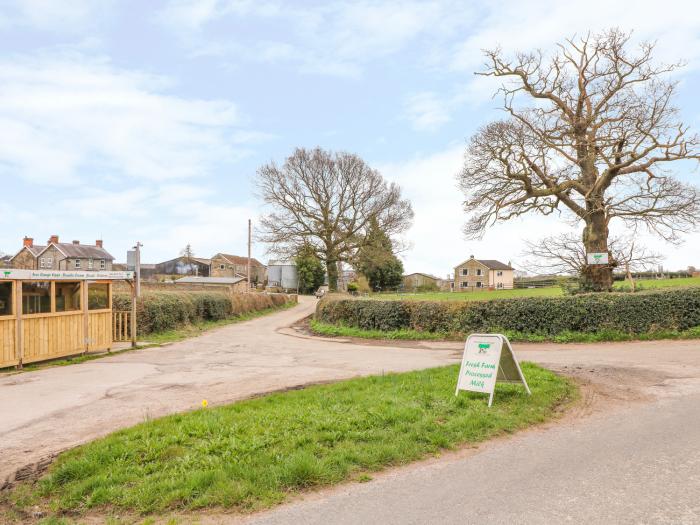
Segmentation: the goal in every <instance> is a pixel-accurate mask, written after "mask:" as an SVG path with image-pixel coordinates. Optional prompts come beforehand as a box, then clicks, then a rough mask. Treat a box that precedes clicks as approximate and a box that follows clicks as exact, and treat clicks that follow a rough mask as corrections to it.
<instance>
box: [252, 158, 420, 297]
mask: <svg viewBox="0 0 700 525" xmlns="http://www.w3.org/2000/svg"><path fill="white" fill-rule="evenodd" d="M257 187H258V192H259V193H260V196H261V197H262V198H263V200H264V201H265V203H266V204H268V205H269V206H270V207H271V208H272V209H271V211H270V213H268V214H267V215H265V216H264V217H263V218H262V219H261V221H260V224H261V228H262V233H261V234H260V239H261V240H262V241H263V242H266V243H269V244H270V251H271V252H272V253H276V254H279V255H282V256H285V257H291V256H293V254H294V253H295V252H296V250H297V248H298V247H299V246H302V245H304V244H309V245H310V246H313V248H314V249H315V250H316V253H317V254H318V256H319V258H320V259H321V260H322V261H323V262H324V263H325V266H326V269H327V272H328V281H329V288H330V289H331V290H336V289H337V283H338V263H339V262H343V261H349V260H350V259H351V258H352V257H353V255H354V254H355V253H356V251H357V249H358V248H359V247H360V246H361V245H362V242H363V241H364V239H365V234H366V232H367V229H368V227H369V225H370V222H371V221H372V219H376V221H377V223H378V224H379V227H380V228H381V229H382V231H384V232H386V233H387V234H388V235H389V236H395V235H398V234H401V233H402V232H404V231H405V230H406V229H407V228H408V227H409V226H410V224H411V222H412V219H413V210H412V208H411V204H410V202H409V201H408V200H405V199H402V198H401V190H400V188H399V187H398V186H397V185H396V184H389V183H387V182H386V181H385V180H384V179H383V178H382V176H381V174H380V173H379V172H378V171H377V170H374V169H372V168H370V167H369V166H368V165H367V164H366V163H365V162H364V161H363V160H362V159H361V158H360V157H358V156H357V155H353V154H350V153H342V152H341V153H332V152H328V151H324V150H321V149H320V148H316V149H314V150H306V149H297V150H295V151H294V153H293V154H292V155H291V156H290V157H289V158H287V160H286V161H285V163H284V165H282V166H277V165H276V164H275V163H270V164H266V165H264V166H262V167H260V168H259V169H258V180H257Z"/></svg>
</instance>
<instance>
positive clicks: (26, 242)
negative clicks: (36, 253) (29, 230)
mask: <svg viewBox="0 0 700 525" xmlns="http://www.w3.org/2000/svg"><path fill="white" fill-rule="evenodd" d="M24 246H26V247H27V248H31V247H32V246H34V239H32V238H31V237H27V236H25V237H24Z"/></svg>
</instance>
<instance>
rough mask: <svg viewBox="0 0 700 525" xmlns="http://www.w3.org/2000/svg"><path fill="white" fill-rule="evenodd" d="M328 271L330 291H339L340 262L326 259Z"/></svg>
mask: <svg viewBox="0 0 700 525" xmlns="http://www.w3.org/2000/svg"><path fill="white" fill-rule="evenodd" d="M326 271H327V272H328V291H329V292H337V291H338V261H334V260H332V259H326Z"/></svg>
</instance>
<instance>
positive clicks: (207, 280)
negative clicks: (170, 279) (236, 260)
mask: <svg viewBox="0 0 700 525" xmlns="http://www.w3.org/2000/svg"><path fill="white" fill-rule="evenodd" d="M241 281H245V279H244V278H243V277H194V276H193V277H183V278H182V279H178V280H177V281H175V284H178V283H180V284H236V283H240V282H241Z"/></svg>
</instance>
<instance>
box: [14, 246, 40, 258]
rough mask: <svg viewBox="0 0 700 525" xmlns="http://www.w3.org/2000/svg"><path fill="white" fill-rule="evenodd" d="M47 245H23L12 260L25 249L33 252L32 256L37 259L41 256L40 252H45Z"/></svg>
mask: <svg viewBox="0 0 700 525" xmlns="http://www.w3.org/2000/svg"><path fill="white" fill-rule="evenodd" d="M46 248H47V247H46V246H40V245H38V244H35V245H34V246H22V248H21V249H20V250H19V251H18V252H17V253H16V254H14V255H13V256H12V258H10V260H12V259H14V258H15V257H17V256H18V255H19V254H20V253H22V252H23V251H24V250H27V251H28V252H29V253H31V254H32V257H34V258H35V259H36V258H37V257H39V254H40V253H41V252H43V251H44V250H45V249H46Z"/></svg>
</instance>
